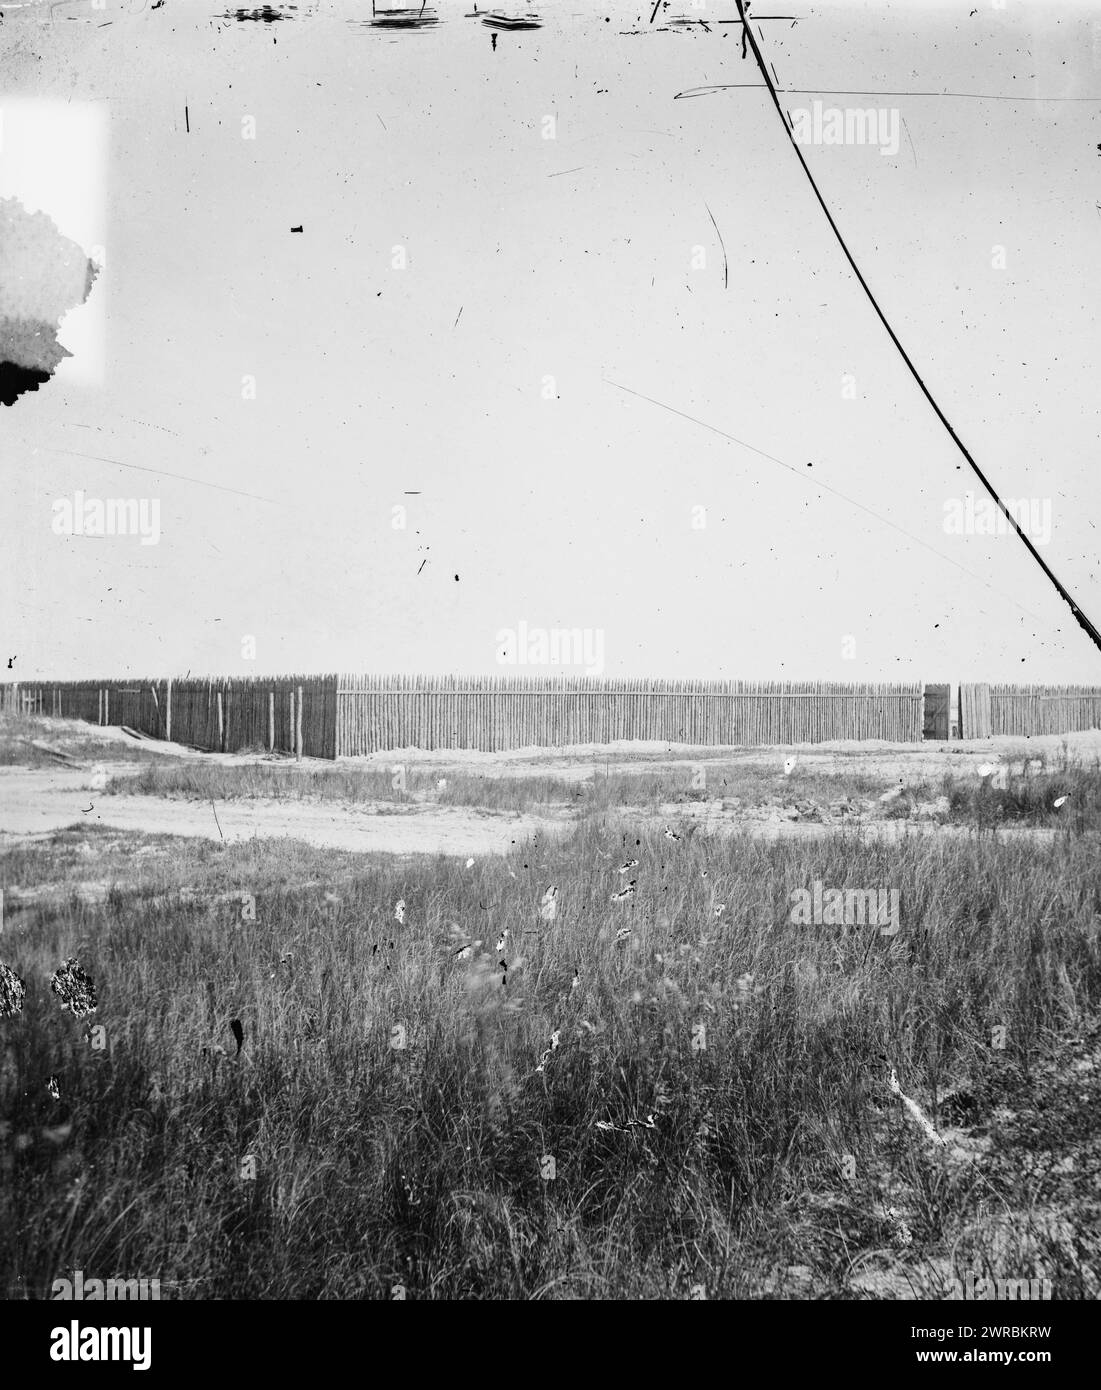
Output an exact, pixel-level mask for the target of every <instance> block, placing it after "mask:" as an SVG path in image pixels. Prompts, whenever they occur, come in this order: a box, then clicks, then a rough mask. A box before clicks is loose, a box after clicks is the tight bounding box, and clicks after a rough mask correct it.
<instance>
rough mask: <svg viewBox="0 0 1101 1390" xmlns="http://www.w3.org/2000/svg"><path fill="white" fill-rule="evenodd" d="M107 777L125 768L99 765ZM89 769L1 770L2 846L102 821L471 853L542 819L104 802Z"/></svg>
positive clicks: (472, 811) (238, 836) (433, 810)
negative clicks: (93, 787)
mask: <svg viewBox="0 0 1101 1390" xmlns="http://www.w3.org/2000/svg"><path fill="white" fill-rule="evenodd" d="M100 766H103V767H108V768H109V769H110V771H111V772H112V773H114V772H118V773H125V772H133V770H134V765H133V764H132V763H121V764H100ZM88 782H89V777H88V773H87V772H80V771H70V770H69V769H67V768H58V769H54V768H33V769H32V768H11V767H0V845H3V844H5V843H10V842H11V841H13V840H20V839H25V838H27V837H31V836H41V835H50V834H53V833H54V832H55V831H57V830H63V829H65V828H66V827H67V826H71V825H104V826H109V827H111V828H112V829H115V830H127V831H132V832H138V833H142V834H146V835H199V836H203V837H205V838H206V839H210V840H224V841H226V842H227V843H229V842H233V841H241V840H251V839H254V838H256V837H260V838H262V839H280V838H283V837H287V836H289V837H291V838H292V839H295V840H304V841H305V842H306V843H307V844H311V845H323V846H330V847H331V848H333V849H343V850H353V851H358V852H360V853H367V852H371V853H376V852H377V853H384V854H451V855H478V854H499V853H503V852H504V851H505V850H507V849H508V848H509V846H510V845H511V844H512V843H513V842H514V841H517V840H524V839H527V838H528V837H529V836H530V835H533V834H534V833H535V832H536V831H537V830H541V829H544V828H545V823H544V822H542V821H538V820H535V819H534V818H532V817H529V816H521V815H519V814H516V813H510V812H486V811H480V810H478V809H477V808H471V807H465V806H463V807H450V806H425V807H422V808H418V810H417V811H416V812H412V813H411V812H408V811H400V812H397V811H395V810H394V808H393V807H386V806H383V805H354V806H353V805H329V804H321V803H318V802H308V801H261V800H255V801H253V800H249V801H245V800H240V801H219V802H216V803H215V804H214V805H211V803H210V802H201V801H184V800H180V799H177V798H173V799H167V798H165V799H162V798H160V797H155V796H105V795H101V794H100V793H99V792H96V791H90V790H89V789H88Z"/></svg>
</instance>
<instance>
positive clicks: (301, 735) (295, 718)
mask: <svg viewBox="0 0 1101 1390" xmlns="http://www.w3.org/2000/svg"><path fill="white" fill-rule="evenodd" d="M3 689H4V691H5V696H4V708H5V709H9V708H10V709H12V710H17V711H20V712H24V713H29V714H47V715H55V716H57V717H59V718H64V719H83V720H86V721H87V722H88V723H90V724H114V725H123V724H125V725H126V726H127V727H128V728H131V729H135V730H137V732H138V733H143V734H148V735H149V736H150V737H151V738H160V739H171V740H172V741H173V742H174V743H185V744H189V745H190V746H191V747H194V748H201V749H203V750H204V751H206V752H227V753H236V752H241V751H243V750H245V749H257V750H259V751H272V752H277V753H298V754H299V755H300V756H305V757H309V758H332V757H334V756H335V754H336V677H335V676H275V677H268V678H267V679H259V678H245V679H241V680H234V679H224V680H200V679H197V678H196V677H193V676H188V677H185V678H183V679H182V680H177V679H169V680H165V679H163V678H162V679H152V680H150V679H141V680H139V679H137V678H132V679H129V680H121V681H120V680H110V681H58V682H47V681H31V682H21V683H20V684H19V685H18V686H15V687H12V686H6V687H3ZM9 692H10V693H9ZM9 701H10V703H9Z"/></svg>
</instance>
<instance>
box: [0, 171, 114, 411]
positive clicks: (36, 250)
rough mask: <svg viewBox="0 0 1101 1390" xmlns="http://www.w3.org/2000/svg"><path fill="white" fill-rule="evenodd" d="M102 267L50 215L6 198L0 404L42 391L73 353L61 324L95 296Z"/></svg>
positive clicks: (2, 203) (0, 220)
mask: <svg viewBox="0 0 1101 1390" xmlns="http://www.w3.org/2000/svg"><path fill="white" fill-rule="evenodd" d="M99 271H100V267H99V266H97V265H96V263H95V262H94V261H93V260H91V259H90V258H89V257H88V255H87V254H86V253H85V252H84V250H83V248H82V247H80V246H78V245H77V243H76V242H75V241H72V240H70V238H69V237H66V236H62V234H61V232H60V231H59V230H58V228H57V224H56V223H55V222H54V220H53V219H52V218H51V217H50V216H49V215H48V214H47V213H45V212H35V213H30V212H28V211H27V210H26V208H25V207H24V206H23V204H22V203H21V202H20V201H19V199H18V198H0V402H3V404H4V405H14V404H15V402H16V401H17V400H18V399H19V397H20V396H21V395H23V393H24V392H25V391H37V390H38V388H39V387H40V386H41V385H42V384H43V383H44V382H47V381H49V379H50V378H51V377H52V376H53V374H54V372H55V371H57V368H58V366H59V365H60V364H61V362H62V361H64V359H65V358H66V357H71V356H72V353H71V352H69V350H68V348H65V347H62V345H61V343H60V342H59V341H58V337H57V335H58V333H59V332H60V329H61V321H62V319H63V318H64V317H65V315H66V314H67V313H68V312H69V311H70V310H71V309H76V308H79V307H80V305H81V304H83V303H84V301H85V300H86V299H87V298H88V296H89V294H91V292H92V286H93V285H94V284H95V281H96V276H97V275H98V274H99Z"/></svg>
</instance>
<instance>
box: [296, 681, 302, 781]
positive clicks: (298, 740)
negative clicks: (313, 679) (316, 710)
mask: <svg viewBox="0 0 1101 1390" xmlns="http://www.w3.org/2000/svg"><path fill="white" fill-rule="evenodd" d="M294 749H295V755H296V757H297V759H298V761H299V762H301V761H302V687H301V686H299V687H298V714H297V717H296V719H295V724H294Z"/></svg>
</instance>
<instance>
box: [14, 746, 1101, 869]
mask: <svg viewBox="0 0 1101 1390" xmlns="http://www.w3.org/2000/svg"><path fill="white" fill-rule="evenodd" d="M46 723H47V726H48V732H47V733H46V734H45V735H44V738H45V739H46V741H48V742H49V743H50V744H51V745H52V746H54V747H57V748H61V749H64V748H65V747H66V745H67V744H70V743H73V742H74V741H75V740H80V739H87V738H88V737H89V736H94V737H96V738H100V737H101V736H102V738H103V745H104V746H103V757H102V758H101V760H99V761H95V762H91V761H87V762H84V763H82V765H81V766H79V767H78V766H72V767H70V766H66V765H62V764H60V763H59V764H57V765H56V766H43V767H34V768H30V767H20V766H0V846H2V845H3V844H11V843H15V842H18V841H19V840H22V839H25V838H28V837H37V836H44V835H50V834H53V833H54V832H56V831H58V830H62V829H65V828H66V827H68V826H73V825H89V824H95V825H100V826H109V827H111V828H114V829H118V830H121V831H126V832H131V833H145V834H164V835H187V836H202V837H205V838H208V839H212V840H224V841H227V842H229V841H241V840H250V839H254V838H257V837H259V838H262V839H275V840H278V839H280V838H283V837H291V838H293V839H297V840H303V841H306V842H307V843H309V844H313V845H319V846H330V847H332V848H336V849H343V850H352V851H359V852H378V853H386V854H447V855H465V856H470V855H474V856H477V855H480V854H481V855H485V854H494V853H503V852H504V851H506V850H507V849H508V848H509V847H510V846H511V845H512V844H513V843H515V842H517V841H522V840H524V839H527V838H528V837H529V836H531V835H532V834H534V833H536V832H540V833H555V832H556V831H558V832H560V831H562V830H564V829H565V828H566V827H568V825H569V824H570V816H569V813H568V811H567V810H565V809H563V808H559V807H553V808H551V807H548V808H547V811H546V813H544V814H541V815H537V816H532V815H530V814H529V815H521V814H519V813H517V812H508V811H495V810H488V809H484V810H483V809H480V808H478V807H467V806H439V805H433V804H431V803H428V804H423V805H420V806H417V807H416V808H415V809H410V808H408V807H401V808H398V807H396V806H395V805H393V803H389V802H377V803H372V804H354V805H353V804H332V803H328V802H324V803H323V802H316V801H306V800H303V801H285V800H280V801H276V800H259V799H256V800H252V799H250V800H244V799H241V800H233V801H218V802H216V803H214V804H211V803H210V802H202V801H197V800H185V799H180V798H172V799H160V798H157V797H150V796H126V795H112V796H107V795H104V794H102V793H101V791H100V790H99V787H101V786H102V784H103V782H104V780H105V779H106V778H108V777H112V776H127V775H133V774H134V773H136V772H137V771H138V765H137V764H135V763H134V762H127V761H121V760H115V759H112V758H111V752H110V750H111V745H112V744H129V745H131V746H132V745H133V741H132V740H131V739H129V738H128V736H127V735H125V734H123V733H122V731H121V730H119V729H113V728H111V729H98V728H92V727H90V726H88V725H85V724H80V723H76V722H74V721H70V720H55V721H46ZM143 747H145V748H147V749H148V750H149V751H150V752H152V753H154V754H156V755H157V756H163V757H169V758H172V757H175V758H188V759H192V758H202V759H203V760H205V761H208V762H217V763H226V764H241V763H250V762H257V761H262V759H260V758H258V757H257V755H253V754H211V753H197V752H196V751H195V750H193V749H189V748H186V747H184V746H182V745H180V744H165V743H159V742H150V743H146V744H143ZM793 753H794V755H795V757H796V759H797V768H796V771H795V772H794V773H793V775H792V778H791V783H790V786H791V791H792V797H793V799H796V798H797V797H798V794H799V793H798V779H799V774H800V773H801V772H806V773H852V774H856V773H859V774H862V775H866V776H872V777H878V778H881V779H882V780H883V782H884V784H885V785H891V784H893V783H897V782H899V781H900V780H901V781H902V782H904V783H909V784H913V783H916V782H919V781H922V780H928V781H934V782H935V781H938V780H939V779H940V778H942V777H944V776H945V775H949V776H953V777H974V776H977V775H978V771H977V770H978V767H979V766H980V765H981V764H983V763H990V762H1000V763H1004V764H1005V765H1006V766H1007V767H1011V768H1015V769H1017V770H1019V769H1020V768H1021V767H1022V766H1023V764H1024V761H1025V760H1026V759H1028V758H1035V757H1043V758H1045V759H1047V760H1048V761H1049V762H1060V761H1062V760H1064V759H1065V760H1067V761H1070V762H1075V763H1084V764H1092V763H1095V762H1098V761H1101V733H1098V732H1097V731H1090V732H1089V733H1082V734H1071V735H1067V736H1065V737H1054V736H1052V737H1043V738H1036V739H986V740H981V741H972V742H956V743H941V744H932V743H921V744H890V743H878V742H868V743H834V744H810V745H804V746H801V747H797V748H794V749H793V748H789V747H783V748H752V749H745V748H706V749H700V748H694V747H690V746H685V745H678V744H667V743H641V742H640V743H618V744H608V745H586V746H581V747H574V748H563V749H540V748H524V749H517V750H513V751H511V752H507V753H483V752H479V751H475V750H455V751H450V752H425V751H423V750H420V749H408V748H406V749H394V750H390V751H388V752H385V753H378V754H375V755H373V756H372V757H370V758H367V759H341V760H339V762H341V763H347V764H348V765H358V766H363V765H364V764H365V763H366V764H368V765H373V766H376V767H378V766H386V767H392V766H394V765H396V764H410V763H416V764H417V765H418V766H421V767H426V768H432V769H436V770H439V771H440V772H442V773H446V772H447V771H448V770H453V771H454V772H456V773H458V772H462V773H465V774H467V775H468V776H469V775H474V776H478V775H485V776H486V777H494V778H498V777H530V776H544V777H555V778H560V779H561V780H562V782H563V783H564V784H570V783H577V782H580V781H584V780H587V779H589V778H592V777H593V776H595V775H601V774H605V773H611V774H624V773H638V774H642V773H647V772H655V771H659V770H667V769H672V768H678V767H679V768H683V767H684V766H685V765H686V764H687V765H692V766H697V765H702V766H704V767H707V766H708V765H712V764H714V765H718V764H723V765H726V766H727V767H729V766H730V765H731V764H732V763H733V764H734V765H736V766H744V767H746V768H747V769H750V768H765V769H770V770H773V771H775V770H777V769H778V768H780V767H782V765H783V763H784V760H785V759H786V758H788V757H789V756H791V755H792V754H793ZM307 763H308V765H310V766H312V767H332V766H334V764H333V763H330V762H320V761H317V760H312V759H310V760H307ZM623 809H624V813H625V814H630V815H632V816H635V817H637V816H652V817H655V818H656V819H660V820H662V821H665V822H668V821H671V820H685V821H694V822H696V823H697V825H698V828H699V830H700V831H702V832H703V833H707V834H720V835H722V834H734V833H738V832H741V831H744V832H746V833H748V834H750V835H753V836H757V837H762V838H766V839H787V838H808V837H812V838H813V837H821V836H825V835H831V834H836V833H837V830H838V825H839V820H838V819H836V818H828V819H826V820H825V823H820V822H819V821H818V820H817V819H816V817H814V816H813V815H812V816H810V817H800V816H785V815H782V814H777V813H776V812H775V810H773V811H772V812H771V813H767V814H761V813H759V812H757V811H755V810H753V809H751V808H749V807H744V808H743V807H741V806H740V805H737V804H735V805H732V804H731V803H729V802H726V803H724V802H718V801H715V802H708V803H700V804H697V805H685V804H676V805H673V804H671V805H668V806H662V807H660V808H658V809H657V811H656V812H655V811H654V810H653V809H645V810H644V809H642V808H627V807H625V808H623ZM840 823H844V822H843V819H842V821H841V822H840ZM850 823H851V825H852V830H853V833H854V834H857V833H858V834H860V835H862V836H867V837H870V838H877V839H887V840H896V839H899V838H901V837H903V836H905V835H909V834H938V835H950V836H953V837H955V836H967V835H970V834H973V833H975V832H974V831H972V830H969V829H968V828H966V827H960V826H938V825H935V824H925V825H923V824H914V823H911V822H908V821H898V820H881V819H878V818H876V817H874V816H873V817H869V816H868V815H866V814H865V815H860V816H857V817H854V818H853V820H852V821H851V822H850ZM997 833H998V835H999V837H1005V838H1012V837H1014V836H1017V837H1025V838H1030V839H1032V840H1034V841H1045V840H1050V838H1051V837H1052V835H1053V833H1054V832H1052V831H1044V830H1038V829H1035V828H1009V829H1005V830H999V831H998V832H997Z"/></svg>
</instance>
